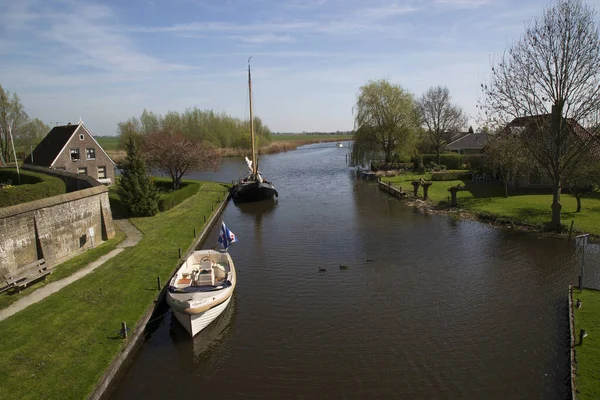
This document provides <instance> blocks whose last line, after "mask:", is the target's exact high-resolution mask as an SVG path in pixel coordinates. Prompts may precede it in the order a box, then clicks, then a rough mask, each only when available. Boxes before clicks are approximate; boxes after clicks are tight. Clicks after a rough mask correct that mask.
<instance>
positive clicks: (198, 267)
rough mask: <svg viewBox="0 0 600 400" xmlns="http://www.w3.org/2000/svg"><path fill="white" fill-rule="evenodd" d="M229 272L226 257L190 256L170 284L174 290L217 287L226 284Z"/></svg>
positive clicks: (216, 255) (212, 255)
mask: <svg viewBox="0 0 600 400" xmlns="http://www.w3.org/2000/svg"><path fill="white" fill-rule="evenodd" d="M230 271H231V268H230V266H229V261H228V259H227V256H226V255H221V254H211V255H206V254H192V255H190V257H189V258H188V259H187V260H186V261H185V262H184V263H183V265H182V266H181V268H180V269H179V271H177V274H176V276H175V277H174V278H173V281H172V282H171V286H172V287H174V288H175V289H185V288H202V287H205V288H206V287H219V286H222V285H224V284H225V283H226V282H227V278H228V275H229V273H230Z"/></svg>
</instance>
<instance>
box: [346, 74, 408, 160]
mask: <svg viewBox="0 0 600 400" xmlns="http://www.w3.org/2000/svg"><path fill="white" fill-rule="evenodd" d="M354 111H355V117H354V124H355V126H356V133H355V134H354V145H353V148H352V152H353V159H354V160H355V161H359V160H360V161H363V160H365V159H366V158H369V157H372V156H374V155H375V154H376V153H378V152H379V153H383V156H384V159H385V164H386V165H388V164H389V163H390V162H391V161H392V158H393V155H394V154H399V153H408V152H409V149H410V150H412V141H413V139H414V132H415V131H416V130H417V128H418V126H419V123H418V115H417V112H416V108H415V101H414V99H413V95H412V94H411V93H410V92H408V91H406V90H405V89H403V88H402V87H401V86H400V85H393V84H391V83H390V82H389V81H388V80H385V79H381V80H378V81H370V82H369V83H367V84H366V85H364V86H362V87H361V88H360V93H359V94H358V98H357V101H356V105H355V106H354Z"/></svg>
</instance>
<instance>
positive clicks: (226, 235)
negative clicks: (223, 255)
mask: <svg viewBox="0 0 600 400" xmlns="http://www.w3.org/2000/svg"><path fill="white" fill-rule="evenodd" d="M233 242H237V238H236V237H235V235H234V233H233V232H231V231H230V230H229V228H228V227H227V225H225V221H222V222H221V232H220V234H219V244H220V245H221V247H223V248H224V249H225V250H227V248H228V247H229V245H230V244H231V243H233Z"/></svg>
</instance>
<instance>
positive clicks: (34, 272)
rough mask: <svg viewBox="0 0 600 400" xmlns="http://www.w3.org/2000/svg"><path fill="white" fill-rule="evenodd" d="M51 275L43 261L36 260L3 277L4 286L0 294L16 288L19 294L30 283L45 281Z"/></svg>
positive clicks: (50, 270)
mask: <svg viewBox="0 0 600 400" xmlns="http://www.w3.org/2000/svg"><path fill="white" fill-rule="evenodd" d="M51 273H52V269H50V268H48V266H47V265H46V260H45V259H43V258H42V259H40V260H36V261H34V262H32V263H29V264H27V265H26V266H25V267H23V268H21V269H19V270H18V271H15V272H13V273H9V274H6V275H4V281H5V286H4V287H2V288H1V289H0V293H2V292H4V291H6V290H8V289H10V288H16V289H17V292H20V291H21V290H22V289H24V288H25V287H27V285H29V284H30V283H31V282H34V281H37V280H38V279H41V278H44V279H46V277H47V276H48V275H50V274H51Z"/></svg>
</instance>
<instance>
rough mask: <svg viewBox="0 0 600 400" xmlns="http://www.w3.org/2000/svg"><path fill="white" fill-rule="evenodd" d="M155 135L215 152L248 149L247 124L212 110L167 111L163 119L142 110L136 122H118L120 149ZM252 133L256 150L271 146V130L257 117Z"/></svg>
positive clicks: (134, 118)
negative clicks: (215, 149)
mask: <svg viewBox="0 0 600 400" xmlns="http://www.w3.org/2000/svg"><path fill="white" fill-rule="evenodd" d="M158 131H162V132H169V133H173V134H182V135H184V136H186V137H188V138H190V139H191V140H201V141H205V142H208V143H211V144H212V145H213V146H215V147H218V148H242V149H248V148H250V147H251V143H250V121H249V120H248V121H244V120H241V119H239V118H234V117H231V116H229V115H227V114H225V113H218V112H215V111H213V110H200V109H198V108H191V109H188V110H186V111H185V112H183V113H178V112H176V111H169V112H168V113H167V114H165V115H160V114H155V113H153V112H152V111H147V110H146V109H144V111H143V112H142V115H141V116H140V117H139V118H136V117H132V118H130V119H128V120H127V121H124V122H119V124H118V133H119V137H120V148H121V149H123V148H124V143H125V141H126V140H127V138H128V137H129V136H134V137H139V138H141V139H142V140H143V137H144V136H145V135H149V134H151V133H153V132H158ZM254 132H255V135H256V144H257V145H258V146H264V145H267V144H269V143H270V142H271V130H270V129H269V127H268V126H266V125H264V124H263V123H262V121H261V119H260V118H258V117H255V118H254Z"/></svg>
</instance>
